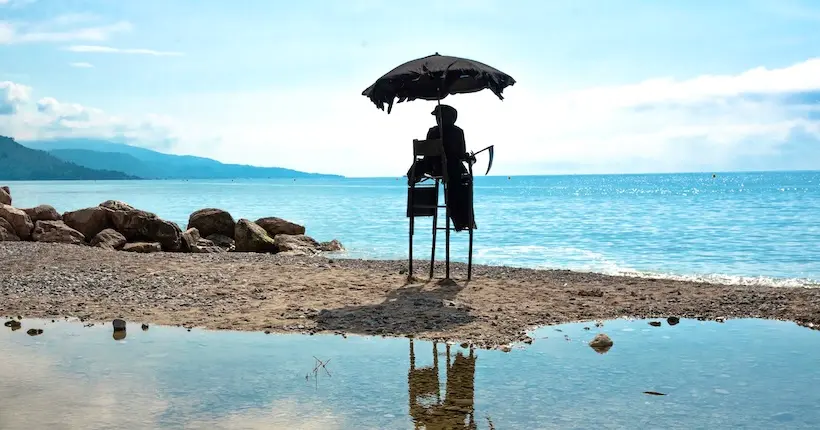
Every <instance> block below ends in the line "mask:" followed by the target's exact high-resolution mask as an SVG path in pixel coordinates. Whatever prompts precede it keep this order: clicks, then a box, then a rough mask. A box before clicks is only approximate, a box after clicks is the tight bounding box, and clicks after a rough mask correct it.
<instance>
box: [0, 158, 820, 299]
mask: <svg viewBox="0 0 820 430" xmlns="http://www.w3.org/2000/svg"><path fill="white" fill-rule="evenodd" d="M9 185H10V186H11V188H12V194H13V197H14V204H15V206H19V207H27V206H34V205H37V204H42V203H46V204H51V205H53V206H54V207H56V208H57V210H58V211H66V210H72V209H79V208H83V207H87V206H93V205H97V204H99V203H100V202H102V201H104V200H108V199H115V200H122V201H125V202H127V203H130V204H131V205H134V206H136V207H139V208H141V209H145V210H148V211H152V212H155V213H156V214H158V215H159V216H161V217H163V218H165V219H168V220H172V221H175V222H177V223H179V224H180V226H181V227H183V228H184V227H185V225H186V224H187V220H188V215H189V214H190V213H191V212H192V211H194V210H196V209H199V208H203V207H218V208H222V209H225V210H228V211H230V212H231V213H232V214H233V216H234V217H235V218H237V219H238V218H248V219H251V220H253V219H256V218H259V217H263V216H278V217H282V218H286V219H289V220H292V221H294V222H298V223H303V224H304V225H306V226H307V233H308V234H309V235H311V236H313V237H315V238H316V239H319V240H329V239H333V238H336V239H339V240H340V241H342V243H343V244H344V245H345V246H346V247H347V253H346V255H347V256H349V257H364V258H387V259H401V258H406V257H407V224H408V223H407V219H406V218H405V217H404V210H405V202H406V184H405V182H404V180H403V179H402V178H378V179H298V180H235V181H225V180H218V181H216V180H214V181H110V182H108V181H100V182H93V181H77V182H71V181H66V182H12V183H10V184H9ZM475 200H476V202H475V211H476V219H477V224H478V230H476V232H475V233H476V235H475V245H474V246H475V251H474V252H475V254H474V256H475V257H474V261H475V262H477V263H486V264H504V265H511V266H524V267H537V268H567V269H573V270H581V271H594V272H601V273H608V274H626V275H634V276H647V275H651V276H664V277H670V278H682V279H697V280H707V281H716V282H723V283H741V284H776V285H784V286H786V285H788V286H800V285H814V286H820V172H782V173H726V174H718V175H717V176H716V177H712V174H706V173H703V174H674V175H589V176H587V175H575V176H530V177H526V176H521V177H511V178H507V177H480V178H477V180H476V186H475ZM429 228H430V220H429V219H426V218H424V219H420V220H419V221H418V223H417V234H416V236H415V240H416V245H417V246H416V248H415V256H416V257H417V258H425V257H426V256H429V252H430V235H429V231H430V230H429ZM440 240H441V242H439V244H440V245H439V250H440V251H439V255H440V256H443V255H442V254H441V252H443V249H444V244H443V235H440ZM452 243H453V245H452V247H453V248H452V258H453V259H454V260H460V261H466V257H467V233H459V234H455V235H454V236H453V241H452Z"/></svg>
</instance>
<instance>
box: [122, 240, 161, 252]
mask: <svg viewBox="0 0 820 430" xmlns="http://www.w3.org/2000/svg"><path fill="white" fill-rule="evenodd" d="M122 251H125V252H139V253H142V254H147V253H149V252H160V251H162V245H160V244H159V243H157V242H133V243H126V244H125V245H123V246H122Z"/></svg>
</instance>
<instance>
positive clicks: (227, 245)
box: [206, 234, 236, 251]
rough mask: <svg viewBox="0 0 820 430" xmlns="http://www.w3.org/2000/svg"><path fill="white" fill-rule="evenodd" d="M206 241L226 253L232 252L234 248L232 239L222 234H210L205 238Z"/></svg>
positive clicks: (234, 243) (234, 244)
mask: <svg viewBox="0 0 820 430" xmlns="http://www.w3.org/2000/svg"><path fill="white" fill-rule="evenodd" d="M206 239H208V240H210V241H211V242H213V244H214V245H216V246H218V247H220V248H222V249H225V250H227V251H233V250H234V248H236V242H235V241H234V240H233V238H232V237H228V236H225V235H224V234H212V235H210V236H207V237H206Z"/></svg>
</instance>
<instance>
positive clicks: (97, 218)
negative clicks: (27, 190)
mask: <svg viewBox="0 0 820 430" xmlns="http://www.w3.org/2000/svg"><path fill="white" fill-rule="evenodd" d="M0 189H1V190H2V191H3V195H2V196H0V197H2V199H3V201H8V202H9V203H10V202H11V192H10V191H9V190H8V188H6V187H3V188H0ZM0 241H36V242H52V243H67V244H74V245H87V246H95V247H99V248H103V249H108V250H119V251H126V252H139V253H148V252H160V251H165V252H192V253H219V252H261V253H287V254H289V255H314V254H318V253H321V252H334V251H341V250H343V249H344V248H343V247H342V244H341V243H339V241H337V240H333V241H330V242H318V241H316V240H315V239H313V238H311V237H309V236H306V235H305V227H304V226H301V225H298V224H294V223H292V222H289V221H287V220H284V219H281V218H275V217H267V218H261V219H258V220H256V221H250V220H248V219H244V218H240V219H239V220H234V217H233V216H232V215H231V214H230V213H228V212H227V211H224V210H221V209H215V208H205V209H200V210H198V211H196V212H194V213H192V214H191V215H190V217H189V219H188V225H187V227H186V229H185V230H182V229H181V228H180V227H179V225H177V224H176V223H174V222H171V221H166V220H163V219H161V218H159V217H158V216H157V215H156V214H154V213H152V212H148V211H144V210H141V209H137V208H134V207H133V206H131V205H129V204H127V203H123V202H120V201H115V200H108V201H105V202H103V203H100V204H99V205H98V206H94V207H89V208H84V209H79V210H75V211H68V212H65V213H63V214H62V215H61V214H60V213H59V212H57V210H56V209H54V208H53V207H51V206H49V205H40V206H37V207H35V208H28V209H19V208H16V207H14V206H11V205H10V204H6V203H3V202H0Z"/></svg>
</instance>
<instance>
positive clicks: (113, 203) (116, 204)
mask: <svg viewBox="0 0 820 430" xmlns="http://www.w3.org/2000/svg"><path fill="white" fill-rule="evenodd" d="M99 206H100V207H101V208H106V209H111V210H112V211H133V210H136V209H135V208H134V207H133V206H131V205H129V204H128V203H124V202H121V201H119V200H106V201H104V202H102V203H100V205H99Z"/></svg>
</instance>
